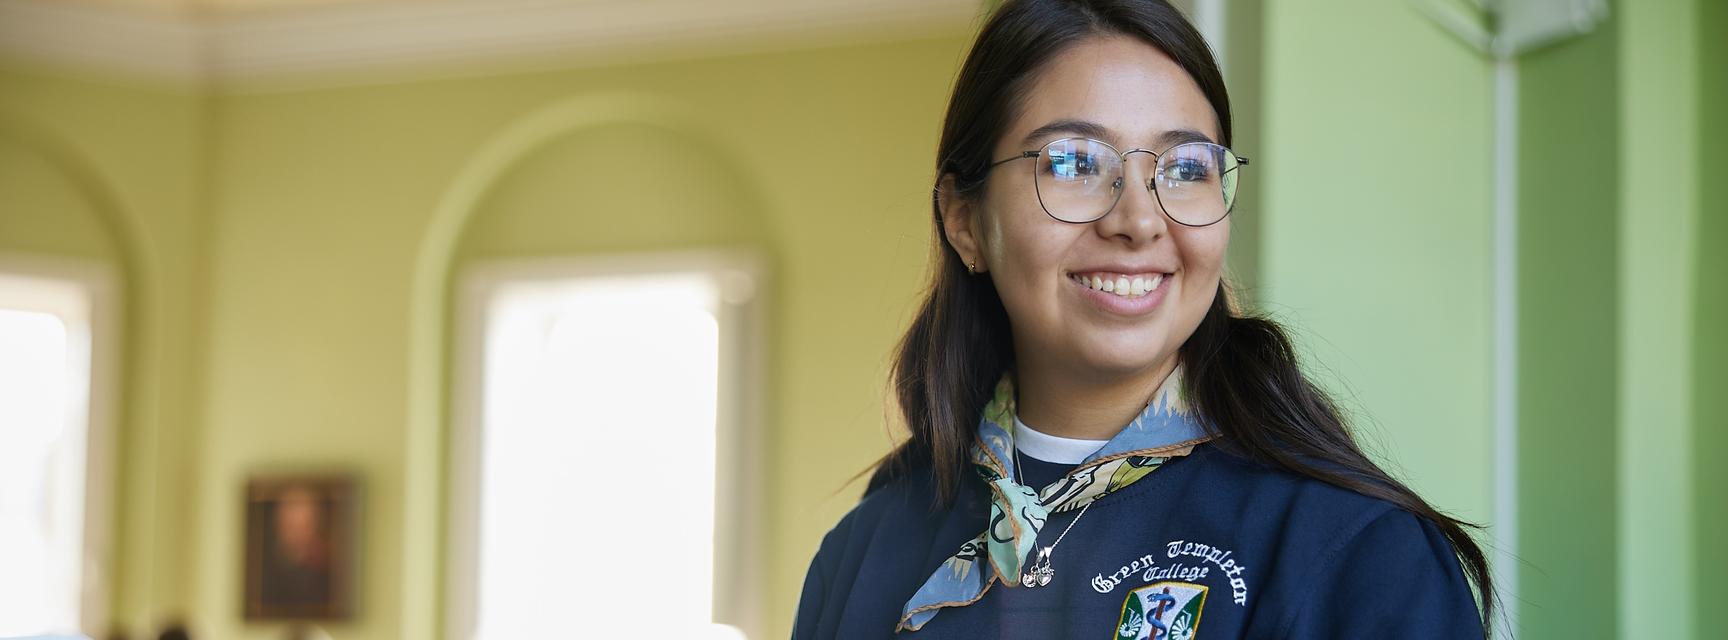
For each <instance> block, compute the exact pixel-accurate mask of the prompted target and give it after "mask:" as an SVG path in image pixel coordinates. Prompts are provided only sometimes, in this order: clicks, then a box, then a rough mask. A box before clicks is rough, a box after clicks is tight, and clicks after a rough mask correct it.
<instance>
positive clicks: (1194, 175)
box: [1164, 158, 1212, 182]
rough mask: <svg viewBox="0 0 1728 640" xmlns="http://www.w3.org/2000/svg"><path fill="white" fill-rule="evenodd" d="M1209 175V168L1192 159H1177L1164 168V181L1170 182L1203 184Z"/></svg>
mask: <svg viewBox="0 0 1728 640" xmlns="http://www.w3.org/2000/svg"><path fill="white" fill-rule="evenodd" d="M1211 175H1212V170H1211V167H1208V166H1206V163H1205V162H1201V161H1199V160H1194V159H1192V158H1184V159H1179V160H1177V161H1176V162H1174V163H1171V164H1170V166H1168V167H1165V168H1164V179H1165V180H1169V181H1172V182H1203V181H1205V180H1206V179H1207V178H1209V177H1211Z"/></svg>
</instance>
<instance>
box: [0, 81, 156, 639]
mask: <svg viewBox="0 0 1728 640" xmlns="http://www.w3.org/2000/svg"><path fill="white" fill-rule="evenodd" d="M48 131H49V130H48V129H46V128H44V127H41V126H39V125H38V124H37V123H34V122H32V121H30V120H29V119H27V118H23V117H19V116H17V115H15V114H10V113H0V272H5V273H6V274H9V275H13V276H22V277H23V278H24V279H25V281H29V280H30V279H33V278H45V279H47V280H46V281H48V282H55V281H58V282H60V283H65V284H68V285H70V287H71V290H76V291H79V292H80V296H81V298H82V301H81V303H79V304H74V305H72V306H73V307H82V308H81V309H80V310H78V311H77V312H75V313H72V314H71V315H69V316H62V317H63V318H66V317H72V316H77V317H78V319H79V321H80V322H79V326H78V328H77V331H78V332H79V333H81V334H82V337H81V338H78V339H75V340H74V342H81V343H82V346H80V347H77V350H78V352H79V353H81V354H82V356H80V357H83V358H87V359H88V360H87V362H88V366H87V368H84V369H82V371H81V373H79V374H77V375H79V376H80V377H81V378H82V380H83V383H82V384H84V385H87V386H86V387H85V388H84V392H83V393H87V394H88V395H87V398H88V402H87V404H85V405H84V406H83V411H84V413H83V415H82V416H81V417H77V418H71V419H72V420H74V421H75V422H74V423H73V424H78V423H81V424H82V431H83V433H82V434H79V435H77V436H71V437H70V439H71V441H74V442H78V441H81V443H80V444H78V445H77V446H76V447H75V448H72V449H65V450H61V453H71V455H74V456H78V457H80V458H82V462H80V463H79V464H80V465H81V466H82V467H83V469H82V476H83V477H82V479H81V480H82V485H81V488H80V491H81V493H82V497H81V499H82V501H83V514H82V516H81V517H80V518H79V519H78V524H77V527H78V528H79V530H80V537H81V539H82V541H81V549H80V550H79V552H80V553H79V555H81V557H82V560H81V562H82V564H83V566H82V567H81V572H82V575H81V577H80V580H81V581H82V582H81V584H80V585H79V588H80V590H81V592H82V593H81V594H80V595H79V596H78V597H79V600H80V602H79V611H78V617H79V619H80V621H81V622H80V624H81V625H82V626H83V627H84V628H86V629H89V630H97V629H107V628H109V627H110V625H111V624H112V623H113V622H114V621H115V620H117V619H118V618H120V617H121V616H123V615H125V613H126V612H125V611H117V609H118V607H119V605H121V604H123V603H124V600H123V598H124V597H125V595H129V594H123V591H124V586H123V585H122V584H121V583H120V581H119V578H120V577H121V570H122V569H121V564H122V562H123V561H124V560H125V559H126V558H128V557H129V556H130V555H131V553H132V552H131V550H130V549H123V547H124V546H125V544H126V538H125V537H124V536H121V535H119V534H120V533H121V532H120V531H119V530H118V525H119V523H125V522H127V521H128V518H126V517H125V516H124V514H123V513H122V511H123V510H125V509H128V508H130V505H131V504H133V503H134V502H135V501H134V500H130V499H129V498H131V496H129V495H128V494H127V487H125V486H123V484H121V483H119V482H118V481H117V479H119V478H121V477H124V475H125V474H123V473H122V469H121V468H120V467H121V465H136V466H138V467H143V468H145V469H149V468H150V465H152V464H154V461H150V460H143V461H140V460H139V459H137V458H135V457H133V456H130V455H122V453H121V452H120V451H119V447H118V443H119V442H121V441H122V438H121V434H120V431H121V428H120V425H121V424H122V423H123V421H124V419H123V417H122V416H123V415H125V413H126V411H125V408H124V407H125V405H126V398H127V397H128V396H130V395H131V394H129V393H127V392H126V391H125V389H126V388H127V387H128V386H129V383H128V380H130V379H134V378H136V376H133V375H127V373H128V372H136V371H137V370H138V365H137V364H136V363H137V361H138V358H136V357H134V354H136V352H137V349H136V347H135V343H136V342H137V341H136V340H132V339H126V338H123V337H121V336H122V335H126V336H131V335H135V332H136V331H137V329H135V328H134V327H135V326H136V324H138V321H137V320H136V319H137V318H138V317H139V314H138V313H137V310H138V309H139V308H140V300H141V299H142V298H143V295H142V294H141V293H139V289H142V288H143V287H142V286H141V285H140V284H139V282H140V281H143V280H145V279H146V278H147V274H146V273H144V270H143V269H142V268H141V265H139V264H138V262H137V260H136V256H137V255H138V252H137V251H136V245H135V242H134V240H135V238H136V234H135V233H133V226H132V225H131V224H130V218H128V217H126V216H125V215H124V213H123V212H122V210H121V208H120V207H119V205H118V203H119V202H120V201H119V199H118V198H116V197H115V195H114V192H113V190H112V189H111V188H110V187H109V186H108V183H107V182H106V181H104V180H102V179H101V178H100V174H99V173H98V172H97V171H96V170H95V169H94V168H93V167H92V166H91V165H90V164H89V163H88V162H86V161H85V160H84V159H83V158H82V157H81V156H80V155H79V154H78V153H76V152H75V151H74V150H73V147H72V146H71V145H69V144H66V143H65V142H64V141H63V140H61V139H59V138H58V137H56V136H54V135H52V134H51V133H49V132H48ZM56 286H58V285H56ZM122 368H124V369H125V371H124V372H123V371H122ZM69 417H70V416H69ZM63 438H64V436H63ZM146 499H151V498H150V497H147V498H146ZM144 508H149V507H144Z"/></svg>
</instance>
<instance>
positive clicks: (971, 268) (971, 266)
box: [966, 260, 978, 275]
mask: <svg viewBox="0 0 1728 640" xmlns="http://www.w3.org/2000/svg"><path fill="white" fill-rule="evenodd" d="M966 273H970V274H972V275H978V261H977V260H973V261H971V262H967V263H966Z"/></svg>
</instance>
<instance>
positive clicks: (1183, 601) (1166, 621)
mask: <svg viewBox="0 0 1728 640" xmlns="http://www.w3.org/2000/svg"><path fill="white" fill-rule="evenodd" d="M1205 606H1206V587H1204V586H1201V585H1197V584H1190V583H1187V582H1155V583H1152V584H1149V585H1146V586H1144V587H1140V588H1138V589H1135V590H1133V591H1130V592H1128V599H1127V600H1124V601H1123V602H1122V618H1121V619H1120V620H1117V621H1116V636H1115V638H1116V639H1117V640H1193V638H1194V633H1195V632H1196V631H1198V630H1199V628H1200V610H1201V609H1203V608H1205Z"/></svg>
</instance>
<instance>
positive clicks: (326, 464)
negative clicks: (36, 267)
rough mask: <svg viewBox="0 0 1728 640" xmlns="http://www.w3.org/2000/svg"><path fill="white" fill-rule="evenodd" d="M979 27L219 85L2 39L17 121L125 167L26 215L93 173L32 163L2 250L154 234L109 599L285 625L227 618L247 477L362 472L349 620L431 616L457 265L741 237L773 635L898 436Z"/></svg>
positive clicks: (124, 620) (220, 619)
mask: <svg viewBox="0 0 1728 640" xmlns="http://www.w3.org/2000/svg"><path fill="white" fill-rule="evenodd" d="M965 35H966V34H964V33H955V34H953V35H952V36H947V37H935V38H928V37H927V38H922V39H917V40H911V41H901V42H893V43H884V44H866V45H854V46H846V47H836V48H828V49H816V50H798V51H789V52H783V53H767V54H758V55H745V56H731V57H724V58H715V59H703V60H690V61H675V62H663V63H654V64H641V65H634V66H617V67H607V68H590V69H574V70H568V71H556V72H540V73H526V74H503V75H492V76H483V77H466V78H450V79H442V80H427V81H420V82H410V83H378V84H369V85H360V86H352V87H346V88H331V89H312V90H305V89H291V88H286V87H267V86H259V85H248V86H246V87H243V88H240V89H228V90H219V91H215V92H213V93H210V94H208V97H200V96H201V95H204V94H200V93H198V92H195V91H192V90H181V89H176V88H171V87H153V86H133V85H127V84H121V83H117V82H115V81H111V80H105V79H94V80H92V79H86V78H83V77H82V76H79V75H77V74H67V73H60V72H51V73H44V72H38V71H32V70H29V69H30V67H29V66H27V65H23V64H14V65H13V66H12V67H11V69H10V70H9V71H7V72H6V75H4V76H0V83H3V84H0V106H3V107H4V109H3V110H0V118H3V120H0V122H4V123H5V124H6V125H7V126H9V127H12V128H23V127H24V126H26V125H18V124H14V123H33V122H43V123H46V124H42V125H39V126H37V125H30V126H31V127H32V128H31V129H30V131H32V132H35V131H38V130H40V131H41V133H40V134H39V135H36V134H32V135H33V136H34V137H32V138H31V140H36V139H43V140H47V141H49V142H47V143H43V144H48V145H50V146H52V147H56V148H59V147H64V148H65V149H64V150H65V151H67V152H68V153H69V154H71V155H76V156H89V157H93V158H95V159H94V160H92V161H89V162H88V163H87V164H89V165H91V166H89V167H86V168H74V169H72V171H74V172H76V171H83V172H85V173H87V174H89V175H90V176H92V179H93V180H101V181H111V182H115V183H117V184H116V185H115V186H114V187H113V188H112V189H111V191H112V192H113V193H114V196H113V198H114V200H115V201H116V202H115V205H114V207H113V208H114V211H113V212H112V214H111V215H109V216H108V217H107V218H103V219H95V218H94V217H93V216H91V215H72V216H69V217H64V218H63V219H64V223H63V224H62V223H60V222H57V221H52V220H49V221H44V220H43V219H42V216H43V215H49V214H40V213H32V214H30V215H28V216H23V215H19V216H14V215H13V214H12V213H11V211H14V210H18V211H22V210H26V209H28V210H32V211H39V210H41V209H44V208H47V204H41V205H35V204H34V203H37V202H48V201H47V200H45V198H49V197H51V196H52V197H62V198H63V199H65V198H72V197H73V196H72V195H68V193H70V192H71V191H73V190H72V189H70V188H68V189H60V190H59V191H51V187H50V186H46V185H47V183H43V185H44V186H39V187H38V188H35V189H33V190H31V191H30V192H29V193H24V194H20V195H18V196H17V197H16V198H17V199H16V202H18V203H19V205H20V206H18V207H13V206H12V201H8V202H7V205H8V206H7V209H5V211H7V212H8V213H7V215H6V216H5V217H4V220H5V221H6V222H5V223H4V224H3V225H0V230H3V231H5V232H6V235H4V236H3V237H0V249H7V250H13V249H40V250H50V251H51V250H55V249H58V248H61V247H65V248H66V250H67V251H68V252H72V253H77V254H80V255H90V254H94V255H97V256H99V257H100V256H105V255H106V254H102V253H101V249H100V247H101V246H102V241H103V239H102V234H103V233H105V232H107V233H119V234H121V235H122V236H125V237H126V238H129V240H130V241H131V242H133V243H135V245H136V250H135V253H136V254H137V258H136V260H134V261H133V263H127V264H125V265H123V267H124V268H125V269H126V270H127V271H128V273H132V274H138V275H135V276H133V277H134V278H135V279H136V280H137V281H138V282H135V283H134V284H135V285H137V288H138V291H137V292H136V295H137V297H138V298H139V301H140V305H141V308H140V316H141V317H139V318H136V320H137V321H138V323H139V324H138V325H137V326H134V327H133V328H132V330H131V331H130V333H129V337H130V338H132V339H133V340H136V341H138V342H139V343H140V344H139V345H138V349H139V351H141V352H142V354H141V355H142V357H141V358H140V360H141V361H140V362H138V363H136V365H137V366H136V367H135V368H134V369H132V370H130V371H129V373H130V374H131V375H130V376H129V377H128V380H127V385H128V386H127V391H128V393H131V394H133V396H135V397H136V398H137V402H136V403H135V406H134V407H133V411H132V412H131V413H130V414H129V415H128V416H127V424H126V427H125V428H126V430H127V439H126V442H125V443H124V444H123V455H124V456H125V460H124V461H123V466H124V468H125V469H126V470H127V478H126V481H125V482H124V485H125V490H126V491H127V492H128V495H127V496H126V499H125V500H123V503H124V504H123V506H122V511H123V513H125V514H126V516H127V517H126V518H125V519H124V520H123V521H122V523H121V525H120V531H119V532H118V533H119V535H120V537H121V539H122V540H125V541H126V548H125V549H124V550H123V552H122V554H121V555H122V557H123V559H124V561H125V562H124V566H125V567H126V568H128V569H129V573H128V574H127V577H131V578H132V579H131V580H123V581H122V582H121V583H120V585H119V586H118V587H117V595H116V597H117V601H118V602H119V603H121V607H120V608H121V613H122V614H123V615H122V616H120V622H121V624H122V625H124V626H126V627H127V628H128V629H129V630H131V631H132V632H133V633H135V634H142V633H144V632H146V630H147V629H149V628H151V625H153V624H155V623H157V622H159V621H160V619H161V618H163V617H164V616H173V615H180V614H184V615H187V616H189V617H190V620H191V622H192V624H193V627H194V629H195V630H196V631H199V632H202V633H203V634H205V635H207V636H208V637H220V638H264V637H271V636H273V635H274V634H275V633H277V628H276V627H274V626H269V625H246V624H243V623H242V621H241V619H240V616H239V614H240V601H239V596H238V593H239V586H240V568H239V562H238V561H239V559H240V553H241V548H240V545H241V537H240V521H241V511H240V505H241V493H240V491H241V488H242V486H243V483H244V480H245V478H246V477H247V476H248V474H252V473H260V472H272V471H290V470H314V469H316V470H323V469H343V470H351V471H355V472H357V473H358V474H360V476H361V477H362V479H363V481H364V482H365V489H366V504H365V514H364V522H363V527H364V531H365V536H364V538H363V540H364V542H363V547H362V556H361V557H362V558H363V561H362V567H361V575H362V591H361V594H360V607H361V609H360V614H359V615H358V617H357V618H356V619H355V620H354V621H353V622H352V623H350V624H344V625H339V626H335V627H332V631H333V632H335V633H336V635H337V637H341V638H380V639H383V638H399V637H426V636H427V635H429V634H431V633H433V632H434V631H435V629H436V626H437V625H438V624H439V623H440V622H441V616H440V615H439V614H438V612H439V611H440V606H441V603H440V600H439V599H440V598H441V589H440V588H439V587H438V585H437V582H438V580H439V579H440V578H441V569H440V567H441V565H442V560H443V557H444V552H443V548H442V545H443V544H444V542H443V540H442V538H441V534H440V530H441V528H442V525H443V520H442V518H443V509H442V504H443V490H444V489H443V487H442V482H443V477H444V475H443V472H442V468H443V465H444V455H445V452H444V451H443V447H442V446H441V443H442V441H443V438H444V435H443V433H442V430H443V429H444V428H445V427H444V423H443V416H442V413H443V411H444V408H445V402H444V401H445V398H446V397H447V394H448V390H447V389H446V388H445V386H444V385H445V381H444V379H443V378H442V377H441V376H440V375H438V373H437V371H431V372H428V371H427V370H426V369H428V368H432V367H442V366H447V365H448V362H447V361H446V358H447V357H448V354H447V353H446V349H447V347H448V342H449V339H450V338H449V333H448V324H449V323H448V320H447V319H448V313H449V307H448V305H449V304H450V302H449V300H448V293H449V291H448V285H449V283H450V281H451V277H452V276H453V275H454V274H455V273H457V272H458V270H459V269H460V265H463V264H471V263H472V262H473V261H476V260H483V259H486V258H489V257H502V256H531V255H548V254H560V253H566V252H570V251H582V252H613V251H635V250H645V249H651V250H661V249H677V248H683V247H694V246H710V245H721V246H744V247H754V248H756V249H758V250H760V251H762V252H763V253H764V254H766V255H768V256H769V257H770V259H771V261H772V264H773V266H774V268H775V273H773V274H772V281H773V283H774V284H773V286H774V291H773V292H772V295H771V296H770V298H769V299H770V300H771V301H772V304H773V307H772V308H771V309H770V314H769V318H768V323H769V326H770V335H771V341H770V344H769V345H768V346H767V352H768V354H769V356H770V361H769V363H768V365H769V370H768V372H767V375H768V378H769V380H770V384H769V386H768V388H769V389H771V391H770V392H768V394H767V396H768V397H767V398H766V401H767V408H768V411H769V414H768V416H766V417H767V420H766V421H765V422H764V423H763V424H761V425H758V426H759V427H760V428H762V429H765V430H766V433H765V434H764V435H765V437H764V438H763V440H764V442H766V443H768V447H767V451H764V452H761V455H762V458H763V459H764V460H765V461H766V463H767V464H766V468H767V469H768V470H769V471H768V478H767V480H768V485H769V487H768V490H767V493H768V495H767V496H766V504H767V510H768V513H767V514H766V517H767V518H768V526H767V527H766V530H768V531H771V532H773V533H772V539H771V540H767V541H763V546H764V548H766V549H768V550H770V552H769V553H768V555H767V556H766V566H765V567H763V568H762V572H763V575H764V576H765V577H766V584H765V585H763V586H764V587H765V591H763V592H762V593H761V594H760V601H761V602H762V603H763V605H764V609H763V610H762V611H761V612H759V615H761V616H762V619H763V620H765V621H766V626H765V628H766V630H767V633H768V636H767V637H775V636H782V635H785V633H786V631H787V629H788V627H789V624H790V619H791V616H792V611H793V607H794V606H795V605H796V600H797V593H798V589H799V587H800V586H801V584H802V579H803V573H804V569H805V568H806V566H807V563H808V561H809V558H810V555H811V554H812V553H813V552H814V550H815V546H816V543H817V541H818V540H819V539H820V536H821V534H822V533H823V532H825V531H826V530H827V528H828V527H829V526H832V524H833V523H834V521H836V520H837V519H838V518H839V517H840V515H841V514H843V513H844V512H845V511H846V510H847V509H849V508H850V506H851V503H852V501H853V500H854V498H855V496H856V494H857V491H858V490H859V489H860V488H861V487H858V486H856V485H853V486H850V487H845V488H843V485H844V484H845V481H846V480H847V479H848V478H849V477H850V476H851V475H852V474H853V473H855V472H856V471H858V470H861V469H863V468H864V467H865V466H866V465H868V464H869V463H870V462H871V461H872V460H874V458H875V457H876V456H877V455H879V453H880V452H882V451H884V450H886V448H887V447H888V445H889V437H888V431H887V429H886V427H885V417H886V414H885V412H884V410H883V401H884V388H885V386H884V385H885V382H884V381H885V375H886V367H887V358H888V353H889V351H890V350H891V347H892V345H893V342H894V340H895V339H896V338H897V337H898V333H899V331H900V330H901V329H902V328H903V327H904V323H905V322H906V320H907V319H908V317H909V314H910V313H911V311H912V305H913V304H914V302H915V296H916V293H917V291H918V288H919V284H920V282H921V278H922V275H923V271H924V268H925V265H926V262H927V258H928V250H929V233H930V232H929V222H928V215H929V211H928V206H929V204H928V203H929V200H928V194H929V184H930V176H929V167H930V165H931V163H932V159H931V158H930V157H929V156H930V153H931V150H932V149H933V148H934V140H935V135H936V129H937V126H938V119H939V118H940V115H941V111H942V108H943V105H944V101H945V100H946V92H947V89H948V83H949V82H950V80H951V77H952V73H953V69H954V68H955V67H956V65H957V64H958V59H959V56H960V55H961V54H962V53H963V48H964V45H965ZM606 143H624V144H628V145H640V146H638V147H637V148H636V151H635V152H634V153H638V154H649V155H658V154H676V153H682V154H683V155H672V156H670V157H667V158H665V159H664V164H663V165H661V166H659V167H657V168H652V169H649V173H644V174H642V175H640V176H635V178H636V179H635V180H634V181H632V182H630V183H628V184H619V183H618V181H617V180H615V179H611V178H616V177H617V176H616V175H610V174H598V175H596V174H590V173H588V171H589V170H590V169H594V168H595V167H593V166H590V165H591V163H592V160H591V159H584V156H583V154H582V148H583V146H584V145H587V144H606ZM20 146H23V145H20ZM21 153H23V152H22V151H13V150H12V148H10V147H8V148H0V161H4V162H8V163H9V164H7V165H5V166H7V167H8V168H10V167H12V166H13V164H16V163H17V161H15V160H13V159H12V158H13V156H15V155H18V154H21ZM644 157H646V156H644ZM585 163H589V164H585ZM44 171H45V170H44ZM9 173H10V172H9ZM32 175H33V174H32ZM608 175H610V177H608ZM16 177H17V179H19V180H27V181H29V182H31V183H32V184H35V182H36V181H34V180H31V179H29V176H28V175H26V174H23V173H19V174H17V176H16ZM200 189H203V190H204V191H200ZM200 193H207V195H206V196H202V197H200V196H199V194H200ZM43 194H47V195H43ZM24 204H31V205H32V206H22V205H24ZM52 215H56V216H61V215H63V214H59V213H54V214H52ZM116 229H117V230H118V231H116ZM66 237H71V238H72V239H70V240H66V239H64V238H66ZM143 327H154V329H153V330H152V329H149V328H143ZM158 335H160V336H161V337H157V336H158ZM152 501H154V502H152Z"/></svg>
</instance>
